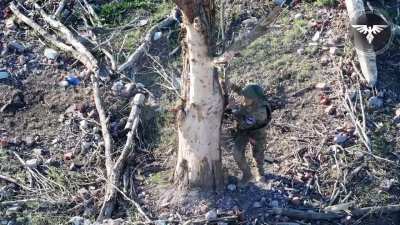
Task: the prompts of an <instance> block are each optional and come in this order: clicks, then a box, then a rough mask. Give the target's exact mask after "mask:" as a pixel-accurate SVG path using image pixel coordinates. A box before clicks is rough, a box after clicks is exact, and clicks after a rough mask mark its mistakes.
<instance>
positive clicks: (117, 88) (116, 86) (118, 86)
mask: <svg viewBox="0 0 400 225" xmlns="http://www.w3.org/2000/svg"><path fill="white" fill-rule="evenodd" d="M123 88H124V84H123V83H122V81H117V82H115V83H114V84H113V86H112V87H111V90H112V91H113V92H114V94H115V95H119V94H120V93H121V91H122V89H123Z"/></svg>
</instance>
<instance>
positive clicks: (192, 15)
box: [174, 0, 223, 190]
mask: <svg viewBox="0 0 400 225" xmlns="http://www.w3.org/2000/svg"><path fill="white" fill-rule="evenodd" d="M175 3H176V4H177V5H178V7H179V8H180V9H181V10H182V12H183V32H182V33H183V35H184V37H183V40H182V46H183V48H182V49H183V72H182V89H181V98H182V99H181V104H180V110H179V111H178V115H177V124H178V138H179V148H178V160H177V165H176V168H175V173H174V182H175V184H177V185H178V186H179V187H181V188H183V189H186V190H187V189H191V188H196V187H198V188H201V190H215V189H218V188H219V187H221V186H222V183H223V179H222V165H221V151H220V131H221V121H222V115H223V97H222V92H221V87H220V84H219V82H218V77H217V74H216V70H215V68H214V64H213V56H214V52H213V46H214V43H215V41H214V40H213V38H214V36H213V27H214V14H215V12H214V1H213V0H190V1H188V0H186V1H185V0H175Z"/></svg>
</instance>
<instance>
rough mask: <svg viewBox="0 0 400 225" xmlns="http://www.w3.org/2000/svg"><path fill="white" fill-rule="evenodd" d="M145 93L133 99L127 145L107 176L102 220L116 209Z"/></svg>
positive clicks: (101, 214) (127, 126)
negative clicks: (120, 180) (119, 187)
mask: <svg viewBox="0 0 400 225" xmlns="http://www.w3.org/2000/svg"><path fill="white" fill-rule="evenodd" d="M143 102H144V95H143V94H141V93H139V94H136V95H135V97H134V99H133V101H132V109H131V113H130V115H129V118H128V122H127V124H126V127H125V129H127V130H129V132H128V134H127V139H126V143H125V146H124V148H123V150H122V153H121V155H120V156H119V158H118V160H117V161H116V163H115V164H114V166H113V167H112V169H111V170H110V172H109V173H107V177H108V178H109V181H108V182H107V186H108V187H107V188H106V194H105V196H104V202H103V205H102V207H101V209H100V214H99V217H98V218H97V220H99V221H101V220H103V219H104V218H109V217H111V213H112V211H113V210H114V206H115V200H116V197H117V193H118V192H117V188H116V186H117V184H118V183H119V179H120V176H121V173H122V170H123V166H124V165H125V162H126V160H127V159H128V156H129V154H130V153H131V149H132V144H133V137H134V134H136V130H137V127H138V125H139V119H140V118H139V115H140V106H142V105H143ZM137 208H138V211H139V212H140V213H141V214H142V215H143V217H144V218H145V219H146V220H148V221H149V220H150V219H149V218H148V217H147V216H146V214H145V213H144V212H143V211H142V210H141V208H139V207H137Z"/></svg>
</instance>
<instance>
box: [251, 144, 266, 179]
mask: <svg viewBox="0 0 400 225" xmlns="http://www.w3.org/2000/svg"><path fill="white" fill-rule="evenodd" d="M264 148H265V142H264V139H261V138H258V140H256V141H255V143H254V145H253V146H252V150H253V157H254V159H255V161H256V166H257V176H256V181H259V182H265V172H264Z"/></svg>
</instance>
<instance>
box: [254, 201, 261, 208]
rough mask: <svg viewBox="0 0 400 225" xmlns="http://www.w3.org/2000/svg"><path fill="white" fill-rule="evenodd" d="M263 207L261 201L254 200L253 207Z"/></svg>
mask: <svg viewBox="0 0 400 225" xmlns="http://www.w3.org/2000/svg"><path fill="white" fill-rule="evenodd" d="M261 207H262V204H261V202H254V203H253V208H261Z"/></svg>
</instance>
